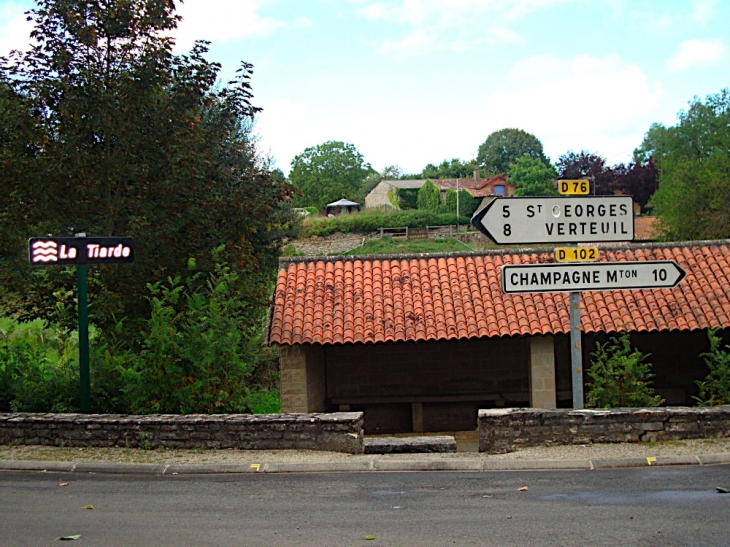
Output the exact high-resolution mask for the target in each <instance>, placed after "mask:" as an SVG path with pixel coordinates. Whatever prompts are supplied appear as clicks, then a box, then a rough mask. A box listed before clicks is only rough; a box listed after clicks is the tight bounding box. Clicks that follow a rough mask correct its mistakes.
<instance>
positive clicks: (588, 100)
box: [476, 55, 663, 161]
mask: <svg viewBox="0 0 730 547" xmlns="http://www.w3.org/2000/svg"><path fill="white" fill-rule="evenodd" d="M662 96H663V88H662V85H661V83H659V82H654V83H653V84H652V83H650V82H649V81H648V80H647V77H646V75H645V74H644V73H643V72H642V71H641V70H640V69H639V68H638V67H637V66H636V65H634V64H631V63H626V62H623V61H622V60H621V59H620V58H619V57H617V56H607V57H603V58H597V57H593V56H590V55H579V56H577V57H574V58H572V59H567V60H566V59H561V58H557V57H551V56H536V57H531V58H528V59H525V60H522V61H520V62H518V63H517V64H515V65H514V66H513V67H512V69H511V70H510V72H509V74H508V76H507V78H506V80H505V81H504V82H503V84H502V86H501V87H500V89H498V90H496V91H494V92H493V93H491V94H489V95H488V96H487V97H486V98H485V105H486V106H485V107H484V109H483V110H482V111H481V112H479V113H478V114H477V118H478V119H477V120H476V121H477V123H480V124H482V127H488V128H490V130H491V131H494V130H498V129H501V128H504V127H518V128H521V129H524V130H526V131H529V132H531V133H534V134H535V135H536V136H537V137H538V138H539V139H541V140H542V142H543V144H544V145H545V148H546V152H547V153H548V155H550V156H551V157H552V158H553V159H556V158H557V156H559V155H561V154H563V153H565V152H566V151H568V150H570V149H573V150H581V149H587V150H593V151H597V152H599V153H601V154H603V155H604V156H606V157H607V158H608V159H609V160H610V161H626V160H627V159H628V157H629V155H630V153H631V150H633V148H634V147H636V146H637V145H638V144H639V143H640V142H641V138H642V135H643V133H644V132H645V131H646V128H647V127H648V126H649V124H650V123H651V121H652V119H653V117H654V116H656V112H657V110H658V108H659V106H660V101H661V99H662Z"/></svg>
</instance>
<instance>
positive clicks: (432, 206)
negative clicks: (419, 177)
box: [416, 180, 441, 213]
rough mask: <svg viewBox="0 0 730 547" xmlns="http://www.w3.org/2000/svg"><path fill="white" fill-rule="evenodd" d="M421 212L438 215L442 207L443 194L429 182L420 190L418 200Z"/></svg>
mask: <svg viewBox="0 0 730 547" xmlns="http://www.w3.org/2000/svg"><path fill="white" fill-rule="evenodd" d="M416 204H417V206H418V210H419V211H430V212H432V213H437V212H439V210H440V206H441V193H440V192H439V189H438V188H436V185H435V184H434V183H433V182H431V181H430V180H427V181H426V182H425V183H424V184H423V186H421V188H420V189H419V190H418V199H417V200H416Z"/></svg>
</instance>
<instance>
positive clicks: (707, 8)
mask: <svg viewBox="0 0 730 547" xmlns="http://www.w3.org/2000/svg"><path fill="white" fill-rule="evenodd" d="M716 4H717V0H695V1H694V2H692V19H694V20H695V21H697V22H698V23H700V24H703V25H704V24H705V23H707V22H708V21H709V20H710V18H711V17H712V15H713V13H714V11H715V5H716Z"/></svg>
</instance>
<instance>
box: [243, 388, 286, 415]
mask: <svg viewBox="0 0 730 547" xmlns="http://www.w3.org/2000/svg"><path fill="white" fill-rule="evenodd" d="M248 408H249V409H250V410H251V413H252V414H280V413H281V395H280V393H279V390H278V389H266V390H261V391H254V392H252V393H251V395H249V396H248Z"/></svg>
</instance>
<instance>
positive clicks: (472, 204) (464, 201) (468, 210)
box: [459, 188, 481, 218]
mask: <svg viewBox="0 0 730 547" xmlns="http://www.w3.org/2000/svg"><path fill="white" fill-rule="evenodd" d="M480 203H481V200H480V199H479V198H475V197H474V196H472V195H471V194H470V193H469V192H467V191H466V190H464V189H463V188H462V189H460V190H459V214H460V215H461V216H465V217H469V218H471V216H472V215H473V214H474V212H475V211H476V210H477V207H479V204H480Z"/></svg>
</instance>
